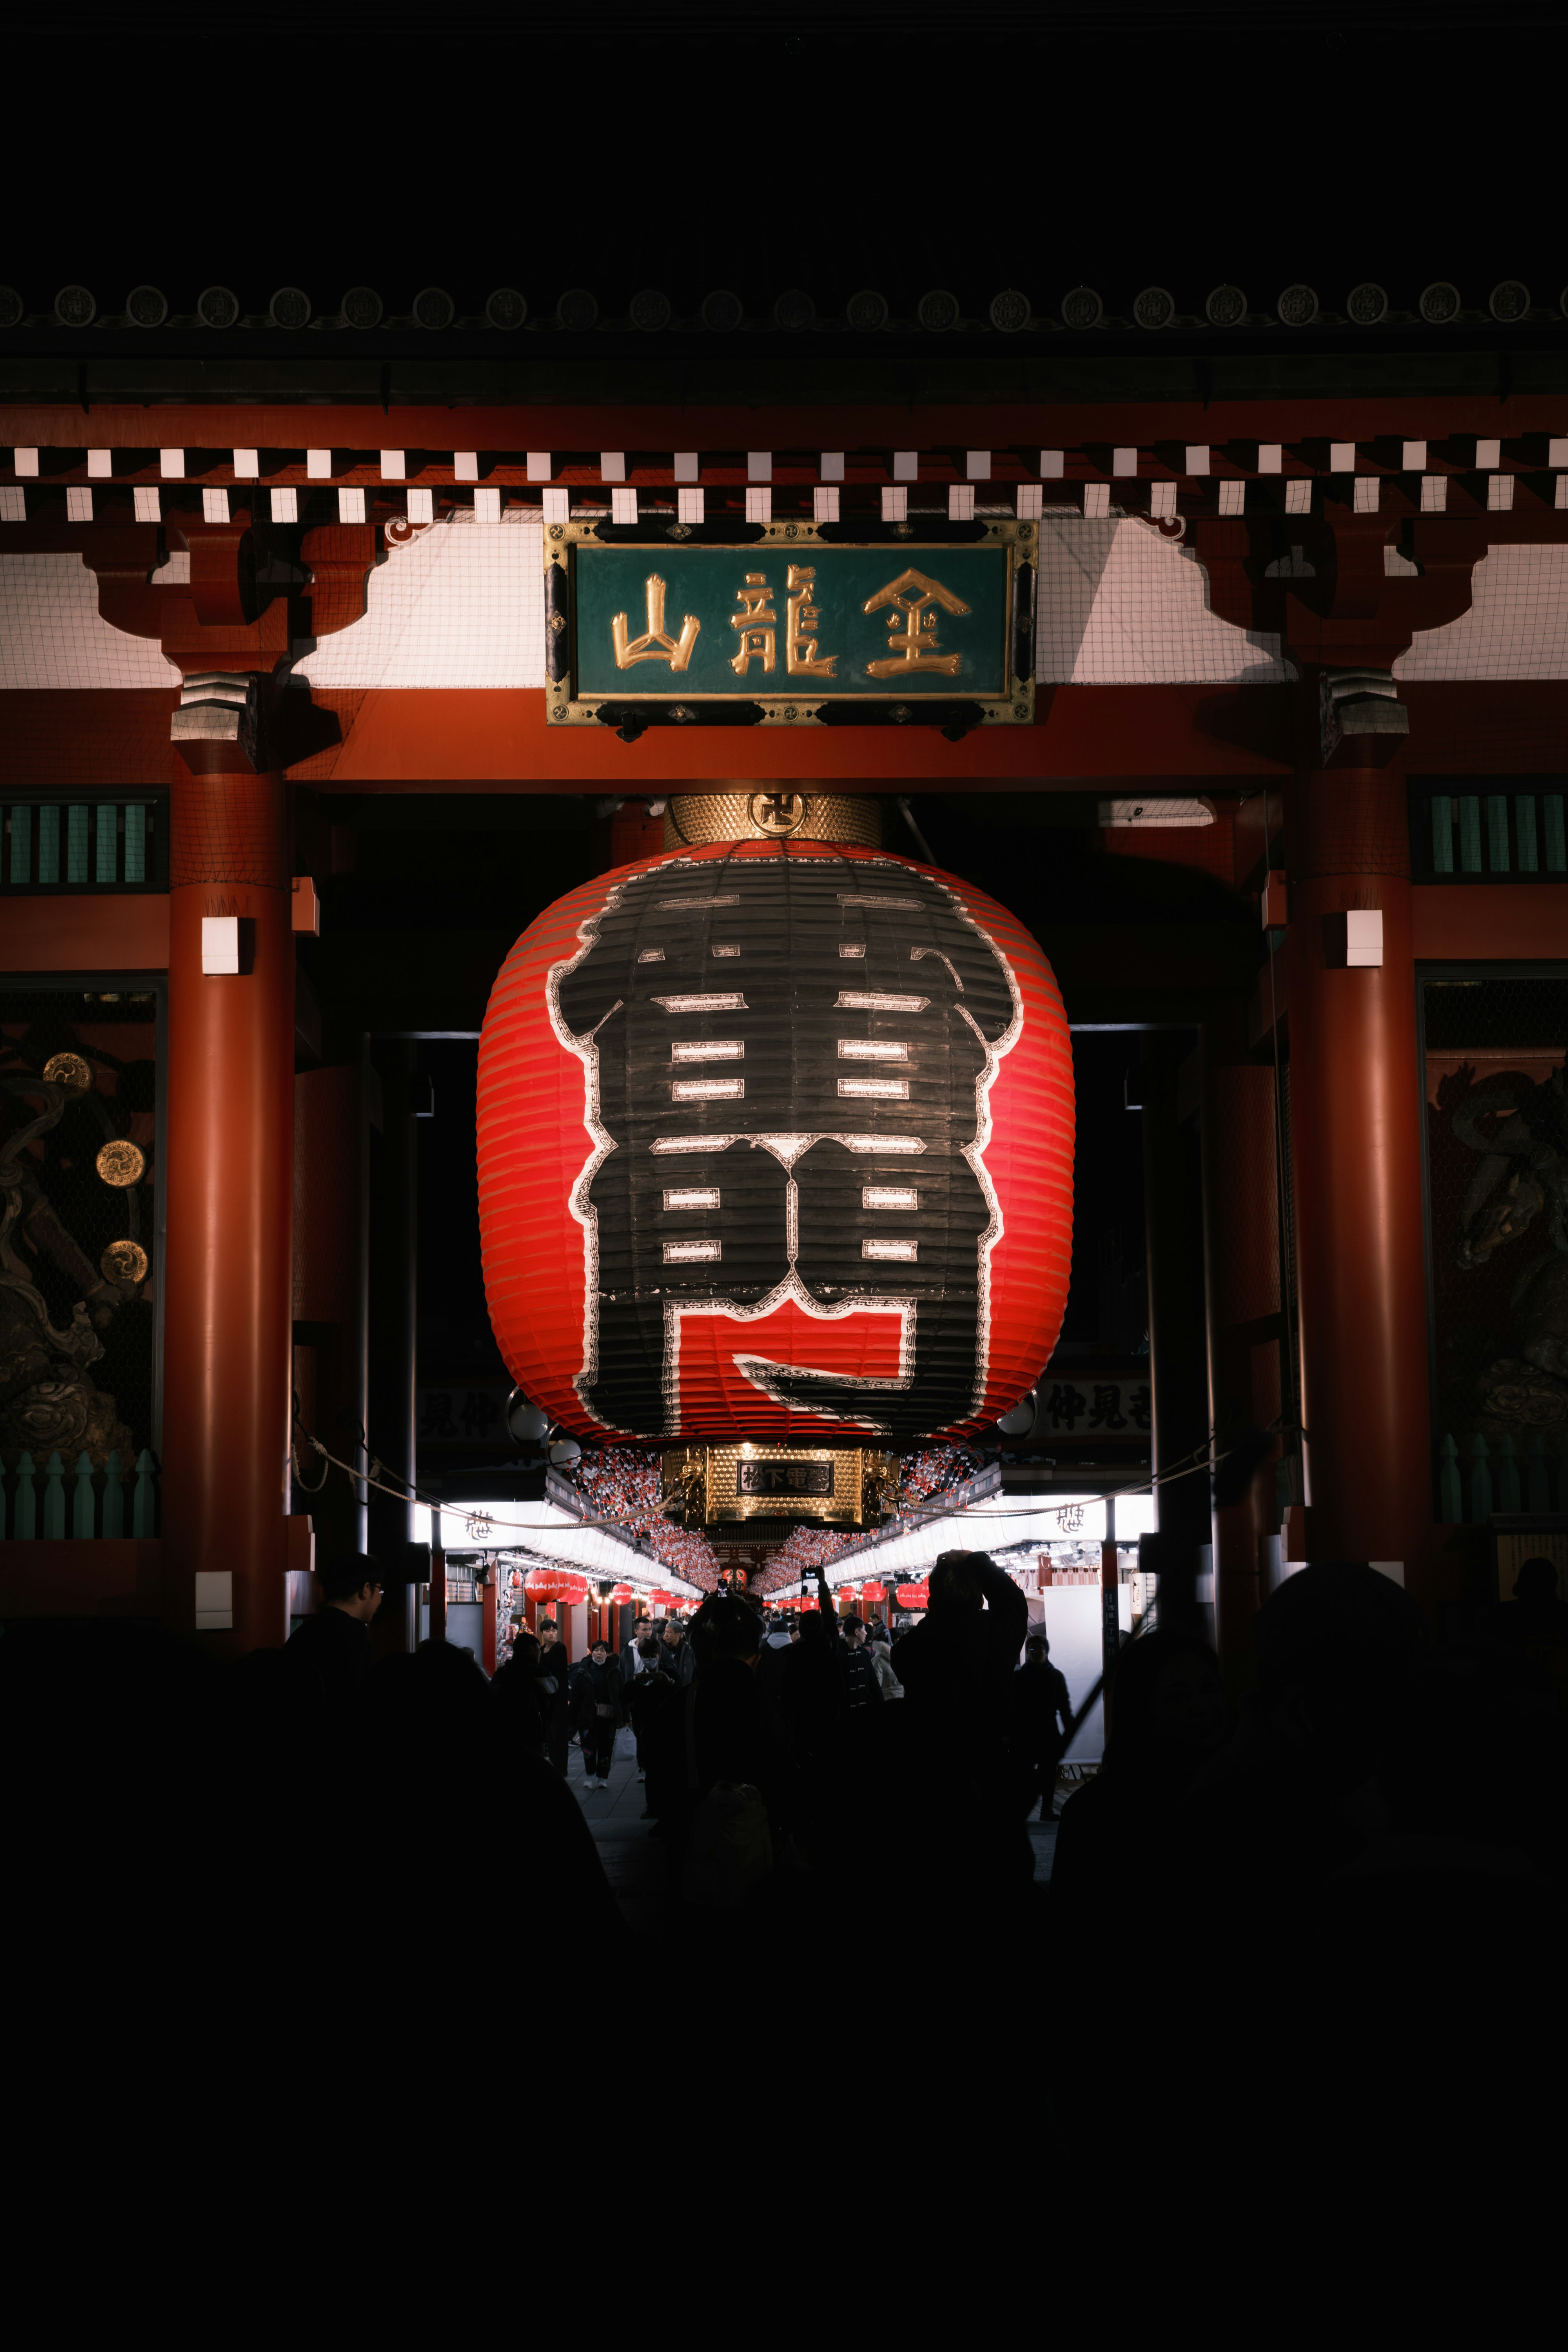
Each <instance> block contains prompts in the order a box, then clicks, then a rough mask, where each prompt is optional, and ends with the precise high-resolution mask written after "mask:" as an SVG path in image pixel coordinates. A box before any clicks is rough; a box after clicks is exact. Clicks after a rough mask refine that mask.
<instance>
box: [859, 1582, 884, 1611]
mask: <svg viewBox="0 0 1568 2352" xmlns="http://www.w3.org/2000/svg"><path fill="white" fill-rule="evenodd" d="M887 1597H888V1588H887V1586H886V1585H885V1584H879V1583H878V1582H877V1581H876V1580H875V1578H873V1579H872V1580H871V1582H870V1583H869V1584H867V1585H864V1586H862V1588H861V1591H860V1598H861V1600H862V1601H865V1602H866V1603H867V1604H868V1607H870V1608H872V1609H875V1608H876V1607H877V1606H878V1604H879V1602H880V1601H886V1599H887Z"/></svg>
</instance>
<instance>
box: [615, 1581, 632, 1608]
mask: <svg viewBox="0 0 1568 2352" xmlns="http://www.w3.org/2000/svg"><path fill="white" fill-rule="evenodd" d="M610 1598H611V1600H612V1601H619V1602H620V1603H621V1605H622V1607H623V1608H624V1607H625V1605H626V1602H627V1601H635V1600H636V1599H637V1592H636V1590H635V1588H634V1587H633V1586H631V1585H629V1584H617V1585H616V1587H615V1589H614V1591H612V1592H611V1594H610Z"/></svg>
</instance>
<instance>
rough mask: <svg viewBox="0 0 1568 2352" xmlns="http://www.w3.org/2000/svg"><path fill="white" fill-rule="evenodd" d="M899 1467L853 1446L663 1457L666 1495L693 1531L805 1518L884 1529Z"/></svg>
mask: <svg viewBox="0 0 1568 2352" xmlns="http://www.w3.org/2000/svg"><path fill="white" fill-rule="evenodd" d="M897 1486H898V1471H897V1465H896V1463H895V1461H894V1459H893V1456H892V1455H891V1454H882V1453H876V1452H873V1451H871V1450H870V1449H869V1448H868V1447H864V1446H855V1447H849V1448H846V1449H844V1450H842V1451H838V1450H835V1449H830V1448H828V1447H827V1446H822V1447H812V1446H806V1445H768V1444H741V1445H688V1446H684V1447H680V1446H677V1447H674V1448H672V1449H671V1451H670V1452H669V1453H668V1454H666V1455H665V1457H664V1492H665V1496H666V1497H667V1499H668V1500H669V1501H674V1500H675V1499H676V1498H679V1511H678V1512H674V1513H672V1516H676V1517H680V1518H681V1519H683V1520H684V1522H685V1524H686V1525H687V1526H688V1527H716V1526H723V1525H726V1524H733V1523H734V1522H735V1521H737V1520H741V1519H805V1520H809V1521H811V1522H812V1523H814V1524H815V1525H816V1526H819V1527H827V1528H874V1527H879V1526H880V1525H881V1522H882V1521H883V1520H884V1519H885V1518H886V1517H888V1515H889V1512H890V1510H891V1509H892V1507H893V1499H894V1496H895V1495H896V1492H897Z"/></svg>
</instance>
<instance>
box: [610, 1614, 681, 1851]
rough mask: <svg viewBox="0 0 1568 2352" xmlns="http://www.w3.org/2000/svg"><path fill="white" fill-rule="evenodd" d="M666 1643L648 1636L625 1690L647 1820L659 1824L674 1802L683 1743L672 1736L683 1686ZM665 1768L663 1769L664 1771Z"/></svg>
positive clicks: (624, 1694)
mask: <svg viewBox="0 0 1568 2352" xmlns="http://www.w3.org/2000/svg"><path fill="white" fill-rule="evenodd" d="M664 1658H665V1647H664V1643H662V1642H660V1641H659V1640H658V1638H657V1637H656V1636H655V1635H653V1634H651V1633H650V1634H648V1635H647V1637H646V1638H645V1639H644V1640H643V1642H642V1643H640V1644H639V1646H638V1651H637V1664H638V1672H637V1677H636V1679H635V1680H634V1681H632V1682H629V1683H627V1684H626V1685H625V1687H624V1691H623V1696H624V1698H625V1700H626V1712H627V1714H628V1715H629V1716H630V1717H631V1721H632V1729H633V1730H634V1731H635V1732H636V1734H637V1778H638V1779H639V1780H642V1781H643V1782H644V1783H645V1799H646V1801H645V1803H644V1806H643V1819H644V1821H645V1822H647V1821H655V1820H658V1819H659V1818H661V1817H662V1816H663V1815H664V1814H665V1813H666V1812H668V1810H669V1807H670V1803H671V1801H672V1797H671V1790H672V1785H676V1786H678V1785H679V1783H678V1782H677V1783H674V1784H672V1782H671V1779H670V1774H671V1771H672V1770H673V1769H675V1765H676V1763H677V1761H678V1751H679V1740H678V1739H676V1738H673V1737H672V1736H668V1723H669V1720H670V1719H671V1710H672V1709H673V1710H674V1717H675V1718H679V1710H680V1686H679V1684H678V1683H677V1681H676V1679H675V1676H674V1675H673V1674H671V1673H670V1672H669V1671H668V1668H667V1667H666V1665H665V1664H664ZM661 1768H662V1769H661Z"/></svg>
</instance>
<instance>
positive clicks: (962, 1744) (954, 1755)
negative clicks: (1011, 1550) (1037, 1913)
mask: <svg viewBox="0 0 1568 2352" xmlns="http://www.w3.org/2000/svg"><path fill="white" fill-rule="evenodd" d="M1028 1627H1029V1604H1028V1602H1027V1601H1026V1600H1025V1598H1024V1596H1023V1594H1022V1592H1021V1591H1019V1590H1018V1587H1017V1586H1016V1584H1015V1583H1014V1582H1013V1580H1012V1578H1011V1577H1010V1576H1008V1575H1007V1574H1006V1573H1005V1570H1002V1569H999V1568H998V1567H997V1566H996V1564H995V1562H994V1560H993V1559H991V1558H990V1557H989V1555H988V1554H987V1553H985V1552H982V1551H949V1552H943V1553H942V1557H941V1558H940V1559H938V1561H937V1562H936V1565H935V1566H934V1567H933V1569H932V1570H931V1607H930V1609H929V1610H928V1611H927V1612H926V1615H925V1617H924V1619H923V1620H922V1622H921V1623H920V1624H919V1625H917V1626H916V1627H915V1629H914V1631H913V1632H912V1633H906V1634H905V1635H904V1637H903V1639H902V1640H901V1641H900V1643H898V1645H897V1647H896V1648H895V1650H894V1652H893V1670H894V1672H895V1673H896V1674H897V1675H898V1677H899V1680H900V1682H901V1683H902V1685H903V1686H904V1697H903V1702H902V1704H901V1705H900V1706H897V1707H895V1708H894V1709H893V1710H892V1711H891V1721H892V1724H893V1726H894V1727H896V1729H897V1732H898V1735H899V1738H900V1743H901V1746H902V1749H903V1759H904V1769H903V1773H902V1793H903V1801H904V1805H905V1808H906V1811H905V1814H904V1828H905V1831H906V1832H907V1833H908V1834H909V1835H910V1837H911V1839H912V1847H911V1852H912V1853H913V1854H914V1857H915V1866H916V1868H917V1870H918V1871H919V1873H920V1874H921V1877H922V1879H923V1880H924V1882H925V1884H926V1886H927V1889H928V1893H929V1895H931V1897H933V1898H934V1899H936V1900H937V1901H939V1902H942V1901H948V1900H952V1898H953V1897H955V1896H958V1895H963V1896H964V1897H965V1898H969V1897H981V1898H984V1896H986V1895H995V1894H999V1893H1000V1892H1002V1890H1003V1889H1004V1888H1005V1887H1006V1886H1007V1885H1016V1884H1019V1883H1023V1884H1027V1882H1028V1881H1029V1880H1030V1879H1031V1878H1032V1876H1033V1873H1034V1853H1033V1849H1032V1848H1031V1846H1030V1844H1029V1841H1028V1839H1027V1837H1026V1835H1025V1833H1024V1828H1023V1823H1022V1822H1021V1821H1020V1819H1019V1816H1018V1808H1017V1805H1016V1801H1015V1792H1014V1783H1013V1778H1012V1773H1011V1769H1010V1759H1009V1756H1008V1751H1007V1744H1006V1729H1007V1716H1008V1694H1009V1686H1010V1685H1011V1682H1012V1677H1013V1669H1014V1667H1015V1666H1016V1664H1017V1659H1018V1653H1019V1651H1020V1650H1021V1649H1022V1647H1023V1645H1024V1637H1025V1635H1026V1633H1027V1632H1028Z"/></svg>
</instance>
